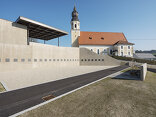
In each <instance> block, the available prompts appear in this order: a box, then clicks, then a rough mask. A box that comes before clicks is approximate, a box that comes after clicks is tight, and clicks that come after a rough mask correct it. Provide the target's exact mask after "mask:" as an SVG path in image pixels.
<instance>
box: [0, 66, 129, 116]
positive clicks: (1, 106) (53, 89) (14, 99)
mask: <svg viewBox="0 0 156 117" xmlns="http://www.w3.org/2000/svg"><path fill="white" fill-rule="evenodd" d="M125 68H128V66H125V65H123V66H118V67H113V68H109V69H105V70H100V71H96V72H91V73H87V74H83V75H79V76H74V77H70V78H66V79H62V80H57V81H53V82H49V83H44V84H40V85H35V86H31V87H27V88H22V89H18V90H13V91H9V92H5V93H1V94H0V117H7V116H10V115H13V114H15V113H18V112H20V111H22V110H25V109H28V108H30V107H32V106H35V105H37V104H40V103H42V102H44V101H45V100H43V99H42V98H43V97H45V96H48V95H53V96H55V97H57V96H60V95H62V94H64V93H67V92H69V91H72V90H74V89H77V88H79V87H81V86H84V85H86V84H88V83H91V82H93V81H96V80H99V79H101V78H103V77H106V76H108V75H111V74H113V73H116V72H118V71H121V70H123V69H125ZM74 70H76V69H74Z"/></svg>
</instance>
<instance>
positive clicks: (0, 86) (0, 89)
mask: <svg viewBox="0 0 156 117" xmlns="http://www.w3.org/2000/svg"><path fill="white" fill-rule="evenodd" d="M4 91H5V88H4V87H3V85H2V84H1V83H0V92H4Z"/></svg>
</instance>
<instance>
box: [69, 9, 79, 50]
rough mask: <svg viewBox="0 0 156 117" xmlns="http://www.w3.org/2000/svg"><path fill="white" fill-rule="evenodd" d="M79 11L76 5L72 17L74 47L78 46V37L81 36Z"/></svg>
mask: <svg viewBox="0 0 156 117" xmlns="http://www.w3.org/2000/svg"><path fill="white" fill-rule="evenodd" d="M78 15H79V14H78V12H77V10H76V7H75V6H74V9H73V12H72V19H71V41H72V47H78V37H79V36H80V21H79V18H78Z"/></svg>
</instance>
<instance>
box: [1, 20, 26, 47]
mask: <svg viewBox="0 0 156 117" xmlns="http://www.w3.org/2000/svg"><path fill="white" fill-rule="evenodd" d="M0 43H4V44H22V45H27V27H26V26H23V25H20V24H17V23H14V22H10V21H7V20H3V19H0Z"/></svg>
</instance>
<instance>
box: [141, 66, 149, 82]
mask: <svg viewBox="0 0 156 117" xmlns="http://www.w3.org/2000/svg"><path fill="white" fill-rule="evenodd" d="M140 70H141V75H140V76H141V80H142V81H144V80H145V78H146V74H147V63H144V64H142V65H141V66H140Z"/></svg>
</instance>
